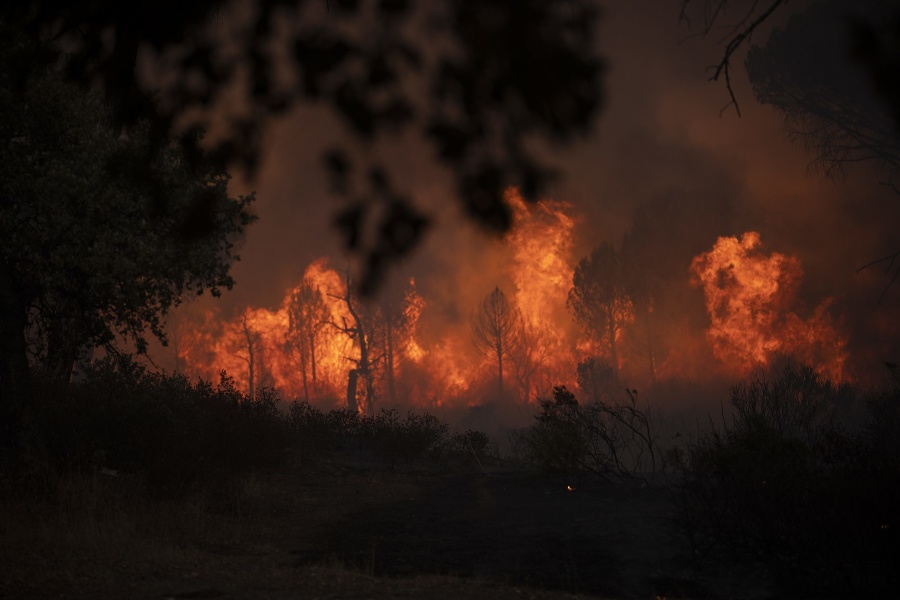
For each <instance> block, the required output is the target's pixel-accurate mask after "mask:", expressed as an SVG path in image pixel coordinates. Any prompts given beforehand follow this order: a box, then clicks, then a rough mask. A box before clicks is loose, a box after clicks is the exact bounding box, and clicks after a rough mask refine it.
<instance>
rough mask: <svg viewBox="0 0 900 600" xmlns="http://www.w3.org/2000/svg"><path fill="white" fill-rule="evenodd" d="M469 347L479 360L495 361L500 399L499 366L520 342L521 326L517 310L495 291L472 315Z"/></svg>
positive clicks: (500, 368)
mask: <svg viewBox="0 0 900 600" xmlns="http://www.w3.org/2000/svg"><path fill="white" fill-rule="evenodd" d="M471 327H472V343H473V344H474V345H475V349H476V350H477V351H478V352H479V353H480V354H482V355H483V356H489V357H491V358H493V359H495V360H496V361H497V385H498V389H499V393H500V397H501V398H502V397H503V362H504V359H506V360H509V357H510V355H511V354H512V353H513V352H514V351H515V350H516V349H517V348H518V346H519V344H520V343H521V341H522V334H523V322H522V314H521V313H520V312H519V309H518V308H517V307H516V306H514V305H512V304H510V303H509V300H507V299H506V294H504V293H503V291H502V290H501V289H500V288H499V287H495V288H494V291H492V292H491V293H490V294H488V295H487V296H485V297H484V299H483V300H482V301H481V306H480V307H479V308H478V310H477V311H475V313H474V314H473V315H472V318H471Z"/></svg>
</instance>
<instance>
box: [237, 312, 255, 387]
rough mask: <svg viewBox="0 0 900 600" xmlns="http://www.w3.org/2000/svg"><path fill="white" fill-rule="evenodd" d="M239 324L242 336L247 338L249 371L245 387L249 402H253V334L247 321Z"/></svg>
mask: <svg viewBox="0 0 900 600" xmlns="http://www.w3.org/2000/svg"><path fill="white" fill-rule="evenodd" d="M241 324H242V325H243V326H244V336H245V337H246V338H247V367H248V370H249V375H248V376H247V384H248V385H247V387H248V388H249V391H248V395H249V396H250V400H251V401H253V400H256V383H255V382H254V380H253V375H254V372H255V370H256V353H255V348H254V342H255V340H254V339H253V338H254V336H253V332H252V331H251V330H250V327H249V326H248V325H247V320H246V319H244V320H243V322H242V323H241Z"/></svg>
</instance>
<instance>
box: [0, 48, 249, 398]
mask: <svg viewBox="0 0 900 600" xmlns="http://www.w3.org/2000/svg"><path fill="white" fill-rule="evenodd" d="M6 42H7V46H6V47H4V48H3V51H4V52H3V53H2V54H0V64H4V65H10V64H14V61H15V60H16V59H17V57H18V52H19V51H21V50H22V49H23V48H25V46H23V45H18V46H16V45H13V44H9V40H6ZM150 135H151V134H150V132H149V125H148V124H146V123H135V124H134V125H133V126H131V127H129V128H128V129H127V130H119V129H118V128H116V127H115V125H114V122H113V118H112V116H111V114H110V112H109V110H108V108H107V107H106V106H105V104H104V102H103V100H102V98H101V97H99V96H98V95H97V94H92V93H85V92H83V91H82V90H80V89H78V88H76V87H73V86H72V85H71V84H68V83H66V82H64V81H63V80H62V78H61V77H60V74H59V72H58V71H57V70H55V69H53V68H47V69H45V70H44V71H43V72H38V71H32V72H30V73H29V77H28V78H27V80H25V81H13V74H12V73H11V70H9V69H4V70H3V73H2V74H0V140H2V141H0V405H2V409H3V412H4V413H5V412H6V411H12V412H15V406H14V404H16V403H22V402H26V401H27V396H28V393H29V386H28V376H29V375H28V374H29V372H30V370H31V368H32V367H37V368H40V369H42V370H43V373H44V374H45V378H46V379H47V380H49V381H63V382H67V381H68V378H69V376H70V374H71V369H72V364H73V362H74V361H75V358H76V356H77V354H78V353H79V351H81V350H82V349H86V348H93V347H95V346H105V347H107V348H110V349H113V348H114V346H113V343H114V342H115V341H116V340H130V341H131V342H133V343H134V344H135V346H136V349H137V351H138V352H143V351H145V350H146V345H147V337H148V334H149V335H150V336H155V337H157V338H159V339H160V340H163V341H165V339H166V337H165V333H164V330H163V325H164V319H165V315H166V313H167V311H168V310H169V309H170V308H171V307H173V306H176V305H177V304H178V303H179V302H180V301H181V299H182V297H183V296H184V295H185V294H187V293H202V292H203V291H204V290H209V291H210V292H211V293H212V294H214V295H218V294H219V293H220V291H221V290H222V289H230V288H231V287H232V285H233V283H234V281H233V279H232V278H231V276H230V274H229V269H230V266H231V264H232V263H233V262H234V261H235V260H237V259H238V255H237V248H236V243H237V242H238V241H239V240H240V237H241V235H242V233H243V231H244V229H245V228H246V227H247V226H248V225H249V224H250V223H251V222H252V221H253V218H254V217H253V216H252V215H251V214H250V213H249V212H248V208H249V205H250V203H251V202H252V201H253V197H252V195H251V196H246V197H239V198H231V197H229V196H228V191H227V185H228V179H229V176H228V174H227V173H226V172H225V171H224V170H222V169H221V168H219V167H216V166H214V165H213V164H212V163H210V162H208V161H204V160H202V158H201V157H195V158H194V159H193V160H190V161H189V160H187V158H186V157H185V155H184V153H183V152H182V150H181V148H180V146H178V145H173V144H168V145H158V146H154V145H153V144H152V143H151V141H150ZM160 198H164V199H165V203H164V204H160V202H159V199H160ZM198 207H202V211H203V213H204V214H203V217H202V221H203V226H202V227H201V228H195V229H193V230H192V231H191V232H190V234H186V233H185V228H190V227H192V223H193V222H194V221H195V219H196V212H197V210H198Z"/></svg>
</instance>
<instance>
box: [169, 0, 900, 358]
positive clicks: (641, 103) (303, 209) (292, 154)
mask: <svg viewBox="0 0 900 600" xmlns="http://www.w3.org/2000/svg"><path fill="white" fill-rule="evenodd" d="M803 6H804V4H803V3H798V4H796V5H795V4H794V3H791V4H790V5H789V10H798V9H801V8H802V7H803ZM603 10H604V17H603V19H602V21H601V26H600V29H599V36H598V40H597V43H598V45H599V47H600V49H601V51H602V55H603V56H604V57H605V59H606V60H607V62H608V67H609V69H608V72H607V74H606V76H605V79H604V83H605V88H606V90H607V96H606V106H605V108H604V110H603V111H602V113H601V114H600V117H599V119H598V121H597V123H596V127H595V129H594V131H593V132H590V133H589V134H588V135H586V137H585V138H584V139H582V140H580V141H578V142H577V143H575V144H573V145H572V146H570V147H548V148H546V155H547V156H548V157H549V158H550V159H551V160H552V162H553V163H555V164H556V166H559V167H561V168H562V169H563V173H564V179H562V180H561V181H559V182H558V183H555V184H554V185H552V186H551V188H550V189H549V190H548V191H547V193H546V194H545V197H546V198H547V199H553V200H558V201H564V202H568V203H570V204H571V205H572V207H571V210H570V213H571V215H572V216H573V217H574V218H575V221H576V223H575V229H574V233H573V236H572V243H571V252H572V257H573V260H574V261H576V262H577V259H578V258H580V257H582V256H585V255H586V254H588V253H589V252H590V250H591V249H592V248H593V247H594V246H595V245H597V244H598V243H599V242H602V241H609V242H612V243H614V244H615V245H616V246H618V245H619V244H620V243H621V241H622V237H623V235H625V234H626V233H627V232H628V231H629V230H630V228H631V226H632V221H633V219H634V215H635V213H636V211H638V210H639V209H640V208H641V207H645V208H646V207H650V208H647V209H648V210H653V209H652V207H653V206H654V205H656V204H657V203H663V202H669V203H672V202H674V203H676V204H680V205H684V206H685V207H687V210H686V213H687V214H690V215H692V216H691V218H690V219H689V220H688V221H687V222H686V223H683V224H680V225H679V226H680V227H681V229H680V230H679V231H680V233H679V237H684V238H686V241H685V243H686V244H688V246H689V247H690V248H693V249H694V250H693V252H694V253H695V254H699V253H701V252H704V251H709V250H711V249H712V248H713V247H714V245H715V244H716V242H717V239H718V238H719V237H720V236H740V235H741V234H743V233H744V232H748V231H754V232H758V233H759V237H760V239H761V244H762V251H763V252H765V253H767V254H770V253H773V252H777V253H781V254H784V255H787V256H790V257H793V258H795V259H796V260H797V261H798V264H799V265H800V268H801V269H802V280H801V281H800V282H799V285H798V289H797V290H796V300H795V307H794V308H795V310H797V311H798V312H799V313H800V314H801V315H809V314H812V312H813V311H815V310H816V309H817V307H819V306H820V305H821V304H822V303H823V302H824V301H826V300H827V302H828V303H829V304H828V311H829V314H830V316H831V318H832V320H833V326H834V327H835V328H836V329H838V330H840V331H841V332H842V334H843V336H844V337H845V338H846V344H847V349H848V351H849V352H850V353H851V354H852V355H853V356H854V357H855V359H854V360H855V361H856V363H860V364H868V365H874V367H873V368H872V372H876V371H877V368H876V367H879V366H880V365H881V363H882V362H883V361H890V360H895V359H896V357H897V353H898V352H897V351H898V349H900V348H898V344H897V339H898V336H897V333H898V332H897V327H896V323H897V322H898V320H897V317H898V316H900V315H898V309H897V307H898V306H900V286H895V287H894V288H892V289H890V290H889V291H888V293H887V294H886V296H885V298H884V299H883V300H882V301H881V302H880V303H879V298H880V296H881V292H882V290H883V288H884V286H885V285H886V284H887V281H888V278H886V277H885V276H884V270H883V268H879V267H876V268H872V269H868V270H866V271H863V272H862V273H859V274H858V273H857V269H858V268H859V267H860V266H862V265H864V264H866V263H867V262H869V261H871V260H873V259H875V258H878V257H881V256H884V255H886V254H889V253H890V252H892V251H894V250H895V249H896V248H895V246H894V244H895V243H896V242H897V240H896V237H895V236H896V227H895V224H896V223H897V222H898V216H900V203H898V202H897V200H896V196H895V195H894V194H893V193H892V192H891V191H889V190H887V189H886V188H885V187H884V186H881V185H879V179H878V177H877V176H875V175H873V174H871V173H870V171H869V170H867V169H866V168H865V167H864V166H863V167H861V168H859V169H857V170H855V171H851V172H850V173H849V174H848V176H847V177H846V178H845V179H844V180H840V181H826V180H824V179H823V178H822V177H821V176H820V175H818V174H817V173H814V172H811V171H810V169H809V164H810V161H811V158H812V157H811V156H809V155H808V154H806V153H805V152H804V150H803V149H802V148H801V147H799V146H798V145H794V144H791V143H790V142H789V141H787V139H786V136H785V133H784V131H783V128H782V117H781V116H780V115H779V114H778V113H776V112H775V110H774V109H772V108H771V107H767V106H762V105H760V104H759V103H758V102H757V101H756V100H755V98H754V96H753V93H752V90H751V89H750V85H749V82H748V81H747V77H746V74H745V72H744V70H743V68H742V66H740V68H737V67H738V66H739V65H741V64H742V62H743V56H744V52H741V53H740V55H739V57H738V60H737V61H736V65H735V66H736V68H735V69H734V73H733V77H732V78H733V84H734V89H735V93H736V95H737V98H738V101H739V103H740V108H741V113H742V115H741V116H740V117H738V116H737V114H736V113H735V111H734V109H733V108H725V109H724V110H723V107H725V106H726V104H727V103H728V95H727V92H726V89H725V87H724V85H723V84H721V83H712V82H709V81H708V80H707V78H708V70H707V65H709V64H712V63H714V62H717V61H718V59H719V57H720V54H721V51H722V47H721V46H720V45H718V44H717V43H716V42H717V39H716V38H715V36H712V37H710V38H709V39H700V38H689V35H690V33H691V31H690V30H689V29H687V28H685V27H684V26H683V25H681V24H679V22H678V3H677V2H675V1H673V0H639V1H635V2H607V3H603ZM788 14H789V12H784V13H783V14H776V17H775V19H774V20H773V21H772V23H770V24H769V26H772V25H776V26H777V25H778V24H779V23H781V22H783V21H784V19H785V18H786V17H787V15H788ZM767 32H768V30H764V31H762V32H761V34H760V35H757V37H756V38H755V40H754V41H755V42H764V40H765V36H766V34H767ZM340 137H341V130H340V126H339V125H338V124H337V123H336V122H335V121H334V120H333V119H332V118H331V117H330V115H329V114H328V113H327V112H326V111H325V110H321V109H308V108H305V109H301V110H298V111H297V112H295V113H293V114H291V115H289V116H288V117H287V118H285V119H283V120H282V121H281V122H279V123H277V124H276V125H275V126H274V127H271V128H270V129H269V130H268V131H267V136H266V138H265V143H264V147H263V162H262V168H261V169H260V171H259V174H258V176H257V179H256V180H255V181H254V182H252V184H249V185H246V186H245V184H236V185H235V191H241V192H244V191H247V190H248V189H254V190H255V191H256V194H257V202H256V205H255V211H256V213H257V214H258V216H259V221H258V222H257V223H256V224H255V225H253V226H252V227H251V228H250V230H249V232H248V234H247V236H246V240H245V242H244V244H243V248H242V251H241V256H242V259H241V262H239V263H237V264H236V265H235V267H234V269H233V274H234V276H235V279H236V280H237V286H236V287H235V289H234V290H233V291H232V292H230V293H227V294H225V296H224V297H223V298H221V299H219V300H217V301H215V302H214V303H213V304H214V305H215V306H216V310H217V314H218V315H220V316H221V318H232V317H233V316H234V315H236V314H238V313H239V312H240V311H243V310H245V309H248V308H253V309H256V308H265V309H270V310H276V309H277V308H278V306H279V305H280V303H281V302H282V299H283V298H284V296H285V292H286V290H288V289H289V288H291V287H293V286H295V285H297V283H298V282H299V281H300V279H301V277H302V275H303V273H304V270H305V269H306V268H307V267H308V266H309V265H310V264H311V263H312V262H313V261H314V260H316V259H318V258H320V257H323V256H325V257H328V258H329V259H330V262H331V264H332V266H334V267H336V268H341V267H342V266H343V265H345V264H346V259H345V258H344V256H343V254H342V252H341V248H340V243H339V239H338V236H337V234H336V232H335V231H334V230H333V229H332V228H331V219H332V217H333V214H334V212H335V209H336V207H338V206H339V201H338V200H337V199H335V198H334V197H333V196H332V195H331V194H330V192H329V190H328V186H327V184H326V180H325V174H324V172H323V170H322V169H321V168H320V165H321V161H320V153H321V152H322V150H323V148H325V147H327V145H328V142H329V140H334V139H338V138H340ZM384 152H385V154H386V155H387V156H389V157H390V158H391V160H392V161H393V162H394V163H395V164H396V165H402V169H401V170H400V172H399V175H400V184H401V186H402V188H403V189H404V191H407V192H409V193H410V194H411V196H412V197H413V198H415V200H416V202H417V203H419V204H420V205H421V206H423V207H427V208H428V209H429V211H430V213H431V215H432V217H433V220H434V227H433V228H432V229H431V230H430V232H429V234H428V236H427V239H426V241H425V243H424V244H423V245H422V247H421V248H420V249H419V250H418V251H417V252H416V253H415V255H414V256H413V257H412V258H411V259H409V260H408V262H407V263H406V264H405V265H403V267H402V271H403V273H402V274H401V275H400V277H409V276H413V277H415V279H416V285H417V289H418V291H419V293H420V294H421V295H422V296H423V297H425V298H426V299H428V302H430V303H431V304H432V306H431V308H430V311H431V313H430V314H431V316H430V317H429V321H428V322H429V324H430V325H429V326H430V327H432V328H437V329H441V328H444V329H452V328H454V327H457V328H464V327H467V326H468V317H469V314H470V313H471V311H472V310H473V308H474V307H475V306H477V304H478V302H480V300H481V298H482V297H483V296H484V295H485V294H487V293H488V292H490V290H492V289H493V288H494V286H498V285H499V286H501V287H502V288H504V289H509V290H512V289H513V288H514V286H515V285H516V283H515V282H514V281H513V280H512V279H511V277H510V275H509V273H508V271H506V270H504V267H503V265H504V261H508V260H509V258H508V257H509V248H508V245H507V242H506V241H504V240H498V239H495V238H492V237H490V236H487V235H485V234H483V233H482V232H481V231H479V230H478V229H477V228H476V227H475V226H474V225H472V224H470V223H469V222H468V221H466V220H465V219H463V218H461V217H460V214H459V212H460V211H459V210H458V209H457V202H456V200H455V199H454V197H453V188H452V186H451V182H450V180H449V178H448V177H447V175H446V173H445V172H444V171H443V170H442V169H441V168H440V167H439V166H437V165H436V164H435V163H434V161H432V160H431V159H430V157H429V153H428V152H427V150H426V149H424V148H423V147H422V146H421V144H419V143H417V142H416V141H415V140H400V141H398V142H396V143H394V144H391V145H390V146H389V148H387V149H386V150H385V151H384ZM656 251H657V252H659V253H660V255H661V256H662V255H665V254H666V252H667V248H666V247H665V246H664V245H663V246H662V247H660V248H658V249H656ZM680 268H683V275H684V280H685V281H688V280H689V279H690V277H691V273H690V268H691V262H690V260H687V261H685V263H684V264H683V266H682V267H680ZM694 289H695V292H694V293H696V294H697V295H698V296H699V297H700V298H702V289H700V287H699V286H695V288H694ZM209 306H211V304H210V301H209V300H208V299H201V300H200V301H197V302H194V303H191V304H189V305H187V306H185V307H184V308H183V309H180V310H179V311H178V312H177V314H176V315H175V318H174V320H175V321H177V320H178V319H189V318H191V315H192V314H196V313H197V312H198V311H202V310H206V309H207V308H208V307H209ZM700 306H702V299H701V301H700ZM701 316H702V315H701ZM707 317H708V316H707ZM706 325H707V326H708V325H709V323H708V322H707V323H706ZM433 335H435V336H436V335H438V334H437V333H433ZM157 353H158V357H157V362H158V363H159V364H160V366H163V367H166V368H171V366H172V365H173V364H174V358H173V356H172V352H171V351H170V350H164V349H161V350H158V351H157ZM854 368H856V367H854Z"/></svg>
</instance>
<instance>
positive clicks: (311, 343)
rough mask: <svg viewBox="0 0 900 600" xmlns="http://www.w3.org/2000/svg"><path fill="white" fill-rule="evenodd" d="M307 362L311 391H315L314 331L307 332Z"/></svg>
mask: <svg viewBox="0 0 900 600" xmlns="http://www.w3.org/2000/svg"><path fill="white" fill-rule="evenodd" d="M309 364H310V367H312V384H313V392H315V391H316V334H315V332H314V331H310V333H309Z"/></svg>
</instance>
